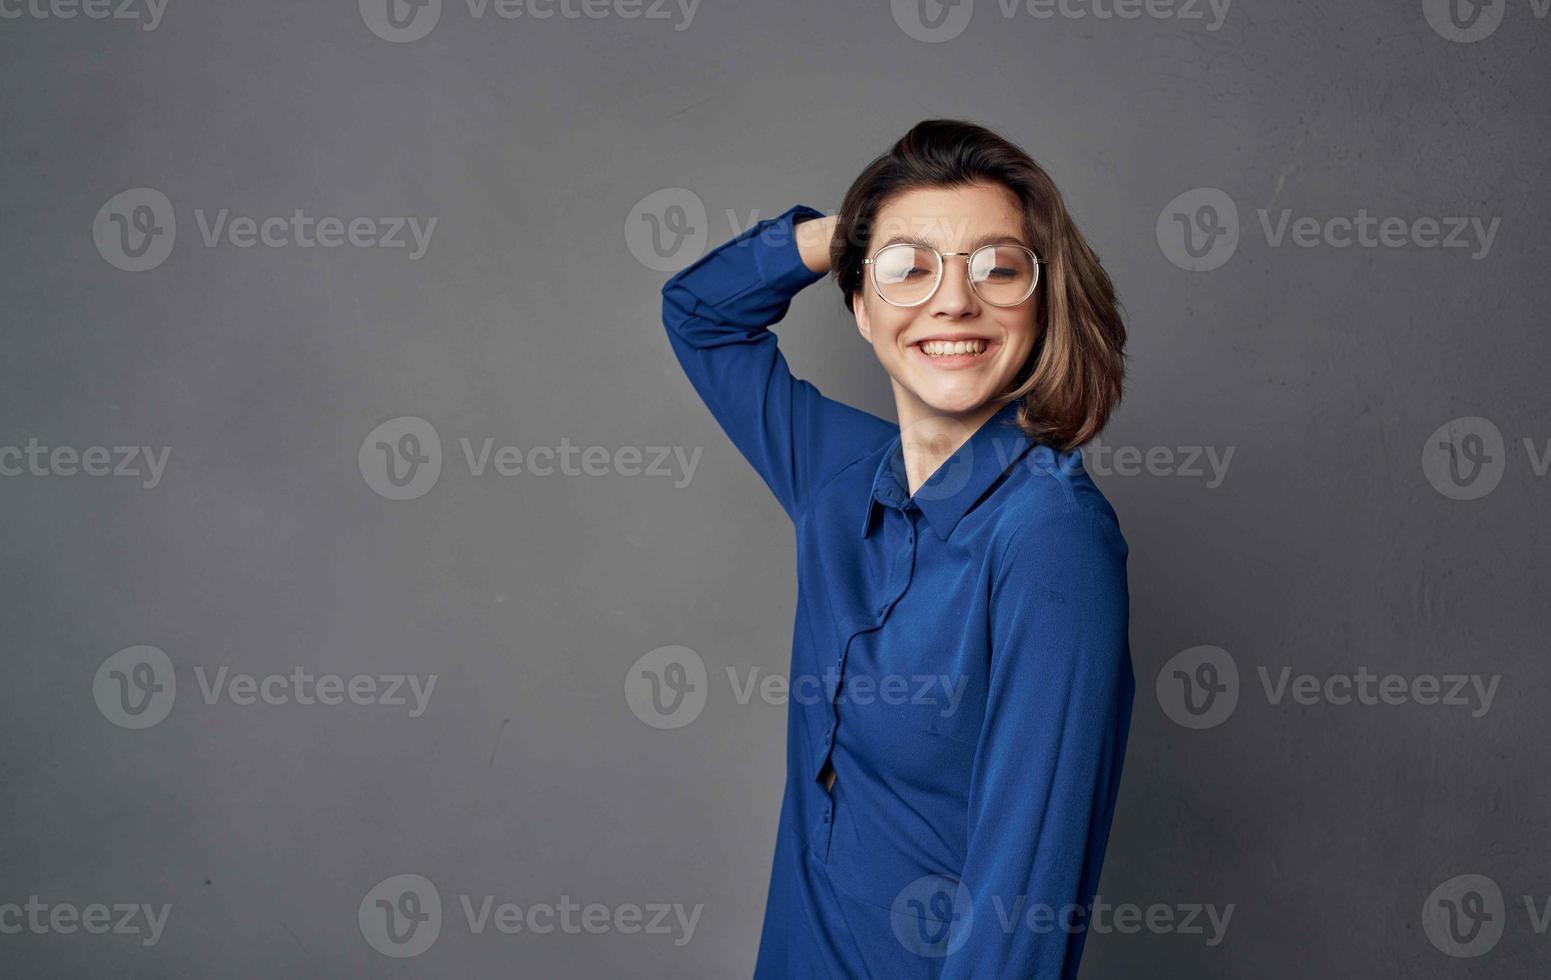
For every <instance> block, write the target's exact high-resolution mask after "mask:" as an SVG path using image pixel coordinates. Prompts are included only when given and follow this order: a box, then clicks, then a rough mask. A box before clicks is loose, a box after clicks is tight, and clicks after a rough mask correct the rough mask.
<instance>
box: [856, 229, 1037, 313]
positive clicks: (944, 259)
mask: <svg viewBox="0 0 1551 980" xmlns="http://www.w3.org/2000/svg"><path fill="white" fill-rule="evenodd" d="M891 248H924V249H926V250H927V251H930V252H933V253H935V254H936V255H937V281H936V282H933V283H932V288H931V290H930V291H929V292H927V294H926V295H925V296H923V297H921V298H920V299H918V300H916V301H915V302H914V303H896V302H894V301H893V300H891V299H889V298H888V297H887V296H885V295H883V289H882V288H881V287H880V286H879V285H878V263H877V258H878V256H880V255H882V254H883V253H884V252H887V251H888V250H889V249H891ZM988 248H1018V249H1022V250H1023V251H1025V252H1027V253H1029V258H1030V259H1031V260H1032V262H1033V264H1034V281H1033V282H1031V283H1029V291H1028V292H1026V293H1024V294H1023V296H1022V298H1020V299H1019V300H1018V301H1017V302H1016V303H993V302H991V301H990V300H988V299H986V298H985V297H984V296H982V295H980V290H978V289H976V288H975V280H974V279H973V278H971V277H970V274H969V270H970V267H971V266H972V265H973V264H974V261H975V259H974V257H975V256H976V255H979V254H980V253H981V252H983V251H985V250H986V249H988ZM951 255H962V256H964V278H965V279H966V280H968V281H969V289H970V292H972V293H974V294H975V298H976V299H978V300H980V302H982V303H985V304H986V305H987V306H995V307H997V308H998V309H1004V310H1006V309H1011V308H1013V307H1015V306H1022V305H1023V304H1024V303H1027V302H1028V301H1029V297H1030V296H1033V295H1034V290H1036V289H1038V288H1039V267H1040V266H1042V265H1046V264H1047V263H1045V262H1044V261H1043V260H1041V259H1040V257H1039V254H1038V253H1036V252H1035V251H1034V250H1033V249H1032V248H1029V247H1028V246H1027V245H1019V244H1018V243H1016V242H992V243H990V244H989V245H982V246H980V247H979V248H977V249H975V250H974V251H973V252H938V251H937V249H935V248H933V247H932V246H930V245H923V244H916V243H914V242H895V243H894V244H892V245H885V246H883V247H882V248H880V249H878V251H876V252H874V253H873V255H872V258H868V259H863V260H862V265H867V266H872V271H871V272H870V273H868V276H867V278H868V280H869V281H870V282H871V283H872V290H873V292H875V293H877V294H878V298H879V299H881V300H883V301H884V302H885V303H887V304H889V305H890V306H898V307H901V308H903V309H910V308H911V307H915V306H920V305H921V304H922V303H925V302H926V301H927V300H929V299H931V298H932V297H933V296H936V295H937V290H938V289H939V288H941V286H942V280H943V274H944V273H945V272H946V271H947V269H948V257H949V256H951Z"/></svg>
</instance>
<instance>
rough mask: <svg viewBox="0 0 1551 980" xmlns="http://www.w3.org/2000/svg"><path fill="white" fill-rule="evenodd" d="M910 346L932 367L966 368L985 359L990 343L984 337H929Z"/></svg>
mask: <svg viewBox="0 0 1551 980" xmlns="http://www.w3.org/2000/svg"><path fill="white" fill-rule="evenodd" d="M910 347H911V349H912V350H914V351H916V352H917V354H918V355H919V356H920V357H921V358H922V359H923V360H924V361H925V362H926V363H928V364H930V365H931V366H932V367H936V368H967V367H974V366H975V365H977V364H980V363H981V362H983V361H985V360H987V359H988V358H989V356H990V354H989V352H990V350H991V347H992V344H991V341H990V340H989V339H987V338H985V337H956V338H942V337H931V338H928V339H926V340H918V341H916V342H915V343H914V344H911V345H910Z"/></svg>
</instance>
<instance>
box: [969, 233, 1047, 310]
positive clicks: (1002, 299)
mask: <svg viewBox="0 0 1551 980" xmlns="http://www.w3.org/2000/svg"><path fill="white" fill-rule="evenodd" d="M1038 272H1039V266H1038V265H1036V264H1035V262H1034V256H1033V254H1032V253H1031V252H1029V251H1028V250H1027V249H1022V248H1019V247H1017V246H1016V245H987V246H986V247H985V248H982V249H980V250H979V251H977V252H976V253H975V254H974V255H971V256H970V257H969V280H970V282H972V283H974V285H975V293H976V294H977V295H978V296H979V297H980V298H981V299H983V300H985V301H986V302H987V303H992V304H995V305H997V306H1016V305H1018V304H1019V303H1021V302H1023V301H1024V300H1025V299H1027V298H1028V295H1029V293H1031V292H1033V291H1034V277H1035V276H1036V275H1037V274H1038Z"/></svg>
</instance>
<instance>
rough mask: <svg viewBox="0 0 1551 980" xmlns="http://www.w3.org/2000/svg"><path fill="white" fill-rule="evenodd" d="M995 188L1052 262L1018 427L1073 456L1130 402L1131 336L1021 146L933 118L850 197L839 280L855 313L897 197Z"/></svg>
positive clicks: (1098, 270) (835, 264) (1056, 196)
mask: <svg viewBox="0 0 1551 980" xmlns="http://www.w3.org/2000/svg"><path fill="white" fill-rule="evenodd" d="M976 183H982V184H993V185H1000V186H1002V187H1005V188H1007V189H1008V190H1009V191H1011V192H1012V193H1013V195H1014V196H1015V197H1017V198H1018V200H1019V201H1020V202H1021V204H1022V206H1023V223H1024V232H1025V234H1027V235H1028V236H1029V245H1030V246H1031V247H1032V248H1033V249H1034V251H1035V252H1036V253H1037V254H1038V255H1039V257H1040V259H1041V260H1042V261H1043V262H1044V263H1045V266H1044V270H1043V272H1042V273H1041V275H1040V292H1042V293H1043V294H1044V295H1043V296H1041V297H1040V301H1039V306H1038V309H1039V322H1038V323H1037V324H1036V326H1037V328H1038V330H1039V333H1038V336H1037V337H1036V339H1035V342H1034V349H1033V351H1032V352H1031V353H1030V355H1029V360H1028V363H1027V364H1025V365H1024V366H1023V368H1022V370H1021V371H1020V372H1019V374H1018V376H1017V380H1016V382H1015V387H1014V388H1013V389H1012V390H1011V391H1009V392H1007V397H1008V398H1009V400H1011V399H1020V398H1021V399H1022V401H1023V404H1022V405H1021V406H1020V407H1019V410H1018V424H1019V426H1021V427H1022V428H1023V430H1024V431H1025V432H1026V433H1028V435H1029V436H1030V437H1031V438H1033V439H1035V440H1036V441H1038V442H1041V443H1045V444H1048V445H1050V446H1052V447H1054V448H1055V449H1057V450H1059V451H1062V452H1065V451H1068V450H1070V449H1075V448H1076V447H1078V446H1080V445H1082V444H1083V443H1085V442H1087V441H1088V440H1090V439H1092V438H1093V437H1094V436H1096V435H1098V433H1099V431H1100V430H1102V429H1103V428H1104V425H1105V423H1107V422H1108V421H1109V417H1110V414H1111V413H1112V412H1113V411H1114V410H1115V407H1116V406H1117V405H1118V404H1119V403H1120V397H1121V387H1122V382H1123V380H1124V377H1125V342H1126V328H1125V324H1124V322H1123V321H1122V320H1121V314H1120V304H1119V302H1118V301H1117V300H1116V298H1115V287H1114V285H1113V284H1112V283H1111V282H1110V278H1109V274H1108V273H1106V272H1105V271H1104V267H1103V266H1101V265H1100V264H1099V259H1098V256H1097V255H1095V254H1094V252H1093V249H1092V248H1090V247H1089V245H1088V242H1087V240H1086V239H1084V238H1083V236H1082V233H1081V232H1080V231H1078V230H1077V225H1076V224H1075V223H1074V222H1073V221H1072V217H1071V215H1070V214H1068V213H1067V210H1066V203H1065V202H1064V201H1063V200H1062V198H1061V192H1060V191H1059V190H1057V189H1056V185H1055V182H1054V181H1052V180H1051V179H1050V175H1049V174H1047V173H1045V171H1044V169H1043V168H1041V167H1040V165H1039V164H1037V163H1035V162H1034V159H1033V158H1032V157H1030V156H1029V155H1028V154H1027V153H1025V152H1024V151H1023V150H1022V149H1020V148H1019V147H1017V146H1015V145H1013V144H1012V143H1010V142H1008V141H1007V140H1005V139H1003V138H1002V137H1000V136H998V135H996V134H995V133H993V132H991V131H990V130H989V129H986V128H985V127H983V126H978V125H976V124H974V123H970V122H963V121H961V120H957V119H928V120H925V121H923V122H919V123H917V124H916V125H915V126H913V127H911V129H910V132H908V133H906V134H905V135H904V136H903V137H901V138H900V140H899V142H897V143H895V144H894V145H893V146H892V147H891V148H890V149H889V150H888V152H887V153H884V154H883V155H881V156H879V157H878V158H877V159H875V160H873V161H872V162H871V163H870V164H868V165H867V167H866V169H865V170H863V171H862V173H861V175H860V176H859V177H857V178H856V181H855V182H854V183H853V184H852V185H851V188H850V189H849V190H848V191H846V195H845V200H844V201H843V202H842V203H841V206H840V214H839V216H838V220H837V221H836V224H835V235H834V238H833V240H832V241H831V242H830V264H831V274H832V275H833V276H834V278H835V282H836V283H837V284H838V285H839V286H840V290H841V292H842V293H843V294H844V298H845V305H846V309H847V310H852V309H853V303H852V297H853V296H854V295H855V294H856V292H857V291H858V290H860V289H861V288H862V287H863V284H864V282H865V280H864V278H863V269H864V268H865V267H864V266H863V265H862V259H864V258H866V256H867V250H868V243H869V238H870V235H869V229H870V228H871V227H872V226H873V224H874V223H875V219H876V217H877V214H878V211H879V210H880V209H881V208H882V207H883V205H884V203H885V202H886V201H887V200H888V199H889V198H890V197H892V196H894V195H896V194H899V193H902V192H904V191H909V190H914V189H917V188H923V187H945V186H946V187H952V186H962V185H966V184H976Z"/></svg>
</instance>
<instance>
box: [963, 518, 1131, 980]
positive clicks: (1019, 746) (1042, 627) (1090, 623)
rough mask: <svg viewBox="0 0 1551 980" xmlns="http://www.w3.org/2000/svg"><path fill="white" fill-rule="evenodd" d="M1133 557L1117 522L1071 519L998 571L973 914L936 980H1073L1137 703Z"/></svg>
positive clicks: (1049, 526)
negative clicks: (1129, 562) (1129, 560)
mask: <svg viewBox="0 0 1551 980" xmlns="http://www.w3.org/2000/svg"><path fill="white" fill-rule="evenodd" d="M1126 552H1127V548H1126V544H1125V540H1124V538H1123V537H1122V536H1121V534H1120V530H1119V528H1118V527H1117V526H1116V525H1115V524H1114V523H1113V522H1112V521H1111V520H1110V519H1109V518H1108V517H1106V516H1103V515H1101V514H1096V513H1094V512H1093V511H1091V510H1089V509H1088V508H1086V507H1081V506H1075V507H1064V508H1059V509H1058V510H1056V511H1055V512H1054V513H1052V514H1050V515H1049V516H1048V517H1044V518H1041V519H1040V520H1038V521H1037V522H1036V523H1035V524H1034V526H1031V527H1027V528H1023V529H1021V530H1020V531H1018V532H1017V536H1016V538H1014V540H1013V541H1012V543H1011V544H1010V545H1009V547H1008V549H1007V554H1006V555H1005V557H1004V559H1003V561H1002V562H1001V567H1000V570H999V573H998V576H997V580H996V582H995V583H994V585H993V597H992V598H993V605H992V611H993V615H992V618H993V622H992V639H991V661H992V662H991V672H990V683H989V690H988V693H987V702H986V711H985V717H984V720H983V723H982V727H981V732H980V739H979V743H978V747H977V749H976V756H975V763H974V770H973V772H972V774H971V779H970V797H969V823H968V843H967V850H966V855H965V863H964V870H963V874H962V875H961V878H960V882H961V885H962V886H963V888H964V889H967V891H965V892H961V894H962V895H964V898H963V899H962V901H964V902H967V903H969V909H970V914H968V915H964V916H963V918H962V919H961V920H960V924H961V926H962V927H963V929H964V933H963V935H962V936H957V935H956V936H954V939H953V941H952V942H951V943H950V947H949V948H950V950H952V951H951V952H950V953H949V954H948V956H947V957H946V959H945V961H944V964H943V966H944V968H943V972H942V974H941V980H969V978H972V977H973V978H983V977H1001V978H1014V977H1027V978H1038V980H1055V978H1058V977H1059V978H1075V977H1076V976H1077V964H1078V961H1079V959H1080V958H1081V956H1082V949H1083V942H1084V940H1085V939H1086V936H1087V926H1088V913H1089V911H1090V909H1091V903H1092V901H1093V897H1094V894H1095V892H1096V891H1097V889H1098V884H1099V871H1100V867H1101V865H1102V863H1103V859H1104V849H1105V846H1106V844H1107V842H1108V839H1109V827H1110V820H1111V818H1112V817H1113V815H1114V811H1115V798H1116V794H1117V791H1118V788H1119V783H1120V769H1121V764H1122V762H1123V760H1124V756H1125V746H1126V738H1127V734H1128V731H1129V728H1130V722H1131V702H1132V695H1133V693H1134V691H1135V681H1134V678H1133V675H1132V668H1131V653H1130V645H1129V640H1128V636H1127V626H1128V615H1129V613H1128V608H1129V596H1128V592H1127V585H1126V569H1125V560H1126ZM1072 906H1076V907H1079V908H1081V909H1082V912H1081V913H1080V914H1078V915H1076V916H1073V915H1072V914H1071V911H1070V909H1071V907H1072ZM1031 911H1033V912H1034V915H1033V916H1031V914H1030V913H1031ZM961 915H963V913H962V911H961ZM1074 923H1075V925H1076V927H1077V928H1075V929H1073V928H1071V925H1072V924H1074ZM960 943H962V945H960Z"/></svg>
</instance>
